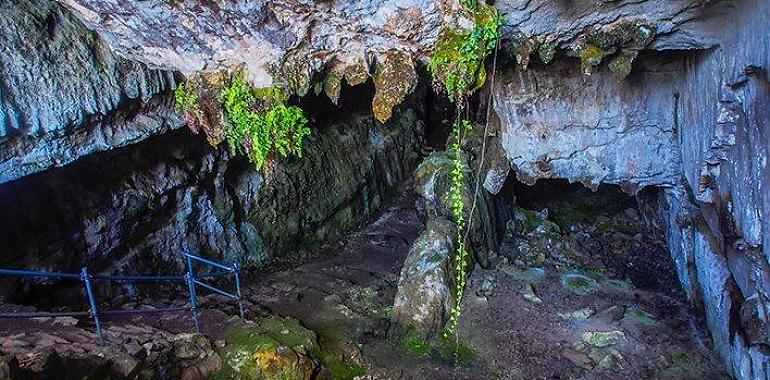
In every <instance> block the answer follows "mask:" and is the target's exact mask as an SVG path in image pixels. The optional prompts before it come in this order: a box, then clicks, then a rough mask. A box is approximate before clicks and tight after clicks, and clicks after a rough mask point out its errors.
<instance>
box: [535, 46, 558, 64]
mask: <svg viewBox="0 0 770 380" xmlns="http://www.w3.org/2000/svg"><path fill="white" fill-rule="evenodd" d="M537 54H538V56H539V57H540V61H542V62H543V63H545V64H549V63H551V61H552V60H553V57H554V56H555V55H556V44H555V43H553V42H551V41H546V42H543V43H542V44H540V47H539V48H538V49H537Z"/></svg>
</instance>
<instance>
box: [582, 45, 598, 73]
mask: <svg viewBox="0 0 770 380" xmlns="http://www.w3.org/2000/svg"><path fill="white" fill-rule="evenodd" d="M602 58H604V51H602V49H600V48H599V47H598V46H596V45H592V44H587V45H586V46H583V47H582V48H581V51H580V68H581V70H583V73H584V74H586V75H590V74H591V71H592V68H593V67H594V66H599V64H600V63H602Z"/></svg>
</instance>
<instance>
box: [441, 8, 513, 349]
mask: <svg viewBox="0 0 770 380" xmlns="http://www.w3.org/2000/svg"><path fill="white" fill-rule="evenodd" d="M461 4H462V5H463V6H464V7H465V9H466V11H468V12H469V13H470V14H471V15H472V16H473V18H474V21H475V25H474V28H473V29H472V30H455V29H444V30H442V31H441V33H440V37H439V41H438V44H437V46H436V49H435V51H434V53H433V55H432V56H431V59H430V63H429V67H428V69H429V70H430V72H431V73H432V75H433V80H434V83H435V87H437V88H438V89H441V90H443V91H445V92H446V93H447V95H448V96H449V98H450V99H451V100H452V101H454V102H455V105H456V115H455V123H454V130H453V132H452V144H451V146H450V152H451V153H452V160H453V165H452V171H451V184H450V188H449V191H448V194H447V197H448V200H449V204H450V207H451V213H452V217H453V219H454V220H455V223H456V224H457V236H456V239H455V240H456V251H455V254H454V256H453V261H452V264H453V266H454V269H455V279H456V281H455V288H454V298H455V299H454V301H455V303H454V305H452V309H451V310H450V311H449V320H448V322H447V327H446V330H445V331H444V337H447V338H448V337H450V336H455V337H456V336H457V335H456V333H457V329H458V326H459V322H460V316H461V315H462V306H461V302H462V297H463V293H464V291H465V286H466V283H467V277H468V267H469V264H470V263H469V259H470V253H469V252H468V247H467V241H468V232H469V231H470V228H469V221H467V220H466V215H468V218H470V217H471V215H473V209H474V208H475V197H476V196H477V195H478V194H477V193H478V191H476V194H474V202H473V206H472V207H471V212H470V213H466V205H465V201H464V200H463V189H464V188H465V184H466V172H467V169H466V168H467V164H466V162H465V159H464V156H463V153H462V151H463V149H462V144H463V139H464V136H465V135H466V134H467V133H468V132H470V131H471V130H472V129H473V123H472V122H470V121H469V120H465V119H462V114H463V112H464V110H465V104H466V101H467V99H468V96H469V95H470V94H472V93H473V92H474V91H475V90H477V89H478V88H480V87H481V86H482V85H483V84H484V82H485V81H486V70H485V68H484V61H485V59H486V58H487V56H489V54H490V53H491V52H492V51H495V49H496V48H497V43H498V41H499V39H500V28H501V26H502V24H503V22H504V20H503V18H502V17H500V16H499V15H498V14H497V10H496V9H495V8H494V7H493V6H490V5H486V4H479V3H477V2H476V0H462V1H461ZM485 137H486V132H485ZM477 182H478V179H477ZM477 187H478V186H477Z"/></svg>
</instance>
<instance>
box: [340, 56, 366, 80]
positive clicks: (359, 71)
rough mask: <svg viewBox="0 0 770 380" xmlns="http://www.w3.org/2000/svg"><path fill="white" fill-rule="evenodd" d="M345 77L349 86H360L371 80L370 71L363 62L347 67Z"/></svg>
mask: <svg viewBox="0 0 770 380" xmlns="http://www.w3.org/2000/svg"><path fill="white" fill-rule="evenodd" d="M344 76H345V81H346V82H348V84H349V85H351V86H358V85H359V84H363V83H366V81H367V80H368V79H369V70H368V69H367V66H366V63H364V61H363V60H358V61H356V62H354V63H352V64H350V65H348V66H346V67H345V70H344Z"/></svg>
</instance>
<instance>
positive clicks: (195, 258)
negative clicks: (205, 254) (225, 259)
mask: <svg viewBox="0 0 770 380" xmlns="http://www.w3.org/2000/svg"><path fill="white" fill-rule="evenodd" d="M185 256H187V257H189V258H191V259H193V260H197V261H200V262H202V263H204V264H208V265H211V266H213V267H217V268H221V269H224V270H227V271H232V270H234V269H235V268H233V267H228V266H226V265H222V264H220V263H217V262H214V261H211V260H208V259H204V258H202V257H199V256H195V255H193V254H190V253H185Z"/></svg>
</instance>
